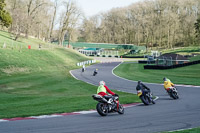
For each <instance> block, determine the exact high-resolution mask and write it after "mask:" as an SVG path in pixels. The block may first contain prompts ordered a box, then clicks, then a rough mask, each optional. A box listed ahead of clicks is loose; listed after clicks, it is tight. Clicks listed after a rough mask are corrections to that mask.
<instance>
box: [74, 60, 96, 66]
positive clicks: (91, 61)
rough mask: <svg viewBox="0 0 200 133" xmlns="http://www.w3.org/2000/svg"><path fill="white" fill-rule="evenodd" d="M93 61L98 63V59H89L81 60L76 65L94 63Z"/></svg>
mask: <svg viewBox="0 0 200 133" xmlns="http://www.w3.org/2000/svg"><path fill="white" fill-rule="evenodd" d="M93 63H96V60H88V61H83V62H79V63H77V64H76V65H77V66H83V65H87V64H93Z"/></svg>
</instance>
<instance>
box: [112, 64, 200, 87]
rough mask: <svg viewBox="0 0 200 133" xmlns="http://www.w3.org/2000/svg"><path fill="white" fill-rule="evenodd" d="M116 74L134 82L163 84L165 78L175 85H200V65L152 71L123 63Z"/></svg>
mask: <svg viewBox="0 0 200 133" xmlns="http://www.w3.org/2000/svg"><path fill="white" fill-rule="evenodd" d="M114 73H115V74H116V75H118V76H120V77H123V78H126V79H129V80H134V81H138V80H142V81H143V82H149V83H163V80H162V79H163V77H167V78H169V79H170V80H171V81H172V82H173V83H175V84H186V85H200V75H199V73H200V64H197V65H192V66H187V67H182V68H175V69H169V70H150V69H144V64H138V63H123V64H121V65H120V66H119V67H117V68H116V69H115V70H114Z"/></svg>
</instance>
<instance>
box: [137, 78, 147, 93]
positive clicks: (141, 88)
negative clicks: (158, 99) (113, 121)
mask: <svg viewBox="0 0 200 133" xmlns="http://www.w3.org/2000/svg"><path fill="white" fill-rule="evenodd" d="M136 90H137V91H138V90H142V91H143V92H145V93H148V92H150V89H149V88H148V87H147V86H146V85H144V84H143V83H142V81H138V84H137V86H136Z"/></svg>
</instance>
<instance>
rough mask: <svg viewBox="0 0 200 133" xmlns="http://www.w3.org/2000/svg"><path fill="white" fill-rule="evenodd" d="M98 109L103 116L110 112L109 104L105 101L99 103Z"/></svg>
mask: <svg viewBox="0 0 200 133" xmlns="http://www.w3.org/2000/svg"><path fill="white" fill-rule="evenodd" d="M96 109H97V112H98V113H99V114H100V115H101V116H106V115H107V114H108V105H107V104H105V103H98V104H97V106H96Z"/></svg>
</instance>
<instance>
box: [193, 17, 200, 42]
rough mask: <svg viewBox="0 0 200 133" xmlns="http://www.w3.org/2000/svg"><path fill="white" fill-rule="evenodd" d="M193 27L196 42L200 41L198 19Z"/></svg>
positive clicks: (199, 23)
mask: <svg viewBox="0 0 200 133" xmlns="http://www.w3.org/2000/svg"><path fill="white" fill-rule="evenodd" d="M194 26H195V30H196V37H197V39H198V40H200V18H198V19H197V21H196V23H195V24H194Z"/></svg>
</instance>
